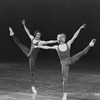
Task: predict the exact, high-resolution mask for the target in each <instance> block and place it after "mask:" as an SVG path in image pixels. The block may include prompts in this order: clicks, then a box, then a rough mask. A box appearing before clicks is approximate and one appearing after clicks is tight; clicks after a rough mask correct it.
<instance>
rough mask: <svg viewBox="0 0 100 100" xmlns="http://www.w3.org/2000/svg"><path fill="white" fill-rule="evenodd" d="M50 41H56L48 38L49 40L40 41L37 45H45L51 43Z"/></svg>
mask: <svg viewBox="0 0 100 100" xmlns="http://www.w3.org/2000/svg"><path fill="white" fill-rule="evenodd" d="M52 43H58V41H57V40H50V41H40V42H39V45H41V46H42V45H47V44H52Z"/></svg>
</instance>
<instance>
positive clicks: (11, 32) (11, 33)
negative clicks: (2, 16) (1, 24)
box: [9, 27, 14, 36]
mask: <svg viewBox="0 0 100 100" xmlns="http://www.w3.org/2000/svg"><path fill="white" fill-rule="evenodd" d="M9 31H10V34H9V35H10V36H13V35H14V32H13V30H12V28H11V27H9Z"/></svg>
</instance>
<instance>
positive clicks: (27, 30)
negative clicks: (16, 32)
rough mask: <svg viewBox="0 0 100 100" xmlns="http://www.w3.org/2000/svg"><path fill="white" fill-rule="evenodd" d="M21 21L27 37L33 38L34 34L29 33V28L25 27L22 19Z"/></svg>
mask: <svg viewBox="0 0 100 100" xmlns="http://www.w3.org/2000/svg"><path fill="white" fill-rule="evenodd" d="M21 22H22V24H23V26H24V29H25V31H26V33H27V35H28V36H29V38H30V39H31V40H32V39H33V38H34V36H33V35H31V34H30V31H29V29H28V28H27V27H26V25H25V20H23V21H21Z"/></svg>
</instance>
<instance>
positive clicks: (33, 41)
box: [9, 20, 57, 94]
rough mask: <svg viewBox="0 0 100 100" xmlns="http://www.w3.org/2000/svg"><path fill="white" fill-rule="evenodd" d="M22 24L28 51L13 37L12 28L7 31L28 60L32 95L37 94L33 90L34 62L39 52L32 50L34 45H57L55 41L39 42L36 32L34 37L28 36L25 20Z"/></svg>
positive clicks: (36, 49) (38, 35)
mask: <svg viewBox="0 0 100 100" xmlns="http://www.w3.org/2000/svg"><path fill="white" fill-rule="evenodd" d="M22 24H23V26H24V29H25V31H26V33H27V35H28V36H29V38H30V39H31V47H30V49H29V48H28V47H27V46H25V45H23V44H22V43H21V42H20V41H19V40H18V39H17V37H16V36H15V33H14V32H13V30H12V28H11V27H9V31H10V36H11V37H13V39H14V42H15V43H16V44H17V45H18V46H19V47H20V49H21V50H22V51H23V52H24V54H25V55H26V56H27V57H28V58H29V67H30V77H31V82H32V87H31V88H32V92H33V93H34V94H37V91H36V88H35V73H36V72H35V60H36V58H37V54H38V52H39V48H34V45H36V46H42V45H47V44H51V43H57V40H50V41H43V40H40V38H41V33H40V32H39V31H38V30H36V31H35V32H34V36H33V35H31V34H30V31H29V29H28V28H27V27H26V25H25V20H23V21H22Z"/></svg>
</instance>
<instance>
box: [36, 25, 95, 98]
mask: <svg viewBox="0 0 100 100" xmlns="http://www.w3.org/2000/svg"><path fill="white" fill-rule="evenodd" d="M82 28H85V24H84V25H82V26H81V27H80V28H79V30H78V31H77V32H76V33H75V34H74V36H73V37H72V39H71V40H69V41H68V42H67V43H65V41H66V35H65V34H64V33H61V34H59V35H58V36H57V40H58V43H59V45H54V46H35V48H42V49H54V50H56V51H57V53H58V55H59V58H60V63H61V68H62V76H63V98H62V100H67V81H68V72H69V66H70V65H71V64H73V63H75V62H76V61H78V60H79V58H80V57H82V56H83V55H85V54H86V53H87V52H88V50H89V49H90V47H93V46H94V44H95V42H96V39H92V40H91V42H90V43H89V45H88V46H87V47H86V48H85V49H84V50H83V51H81V52H79V53H77V54H75V55H73V56H72V57H70V49H71V44H72V43H73V41H74V40H75V38H76V37H77V36H78V34H79V32H80V30H81V29H82Z"/></svg>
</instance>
